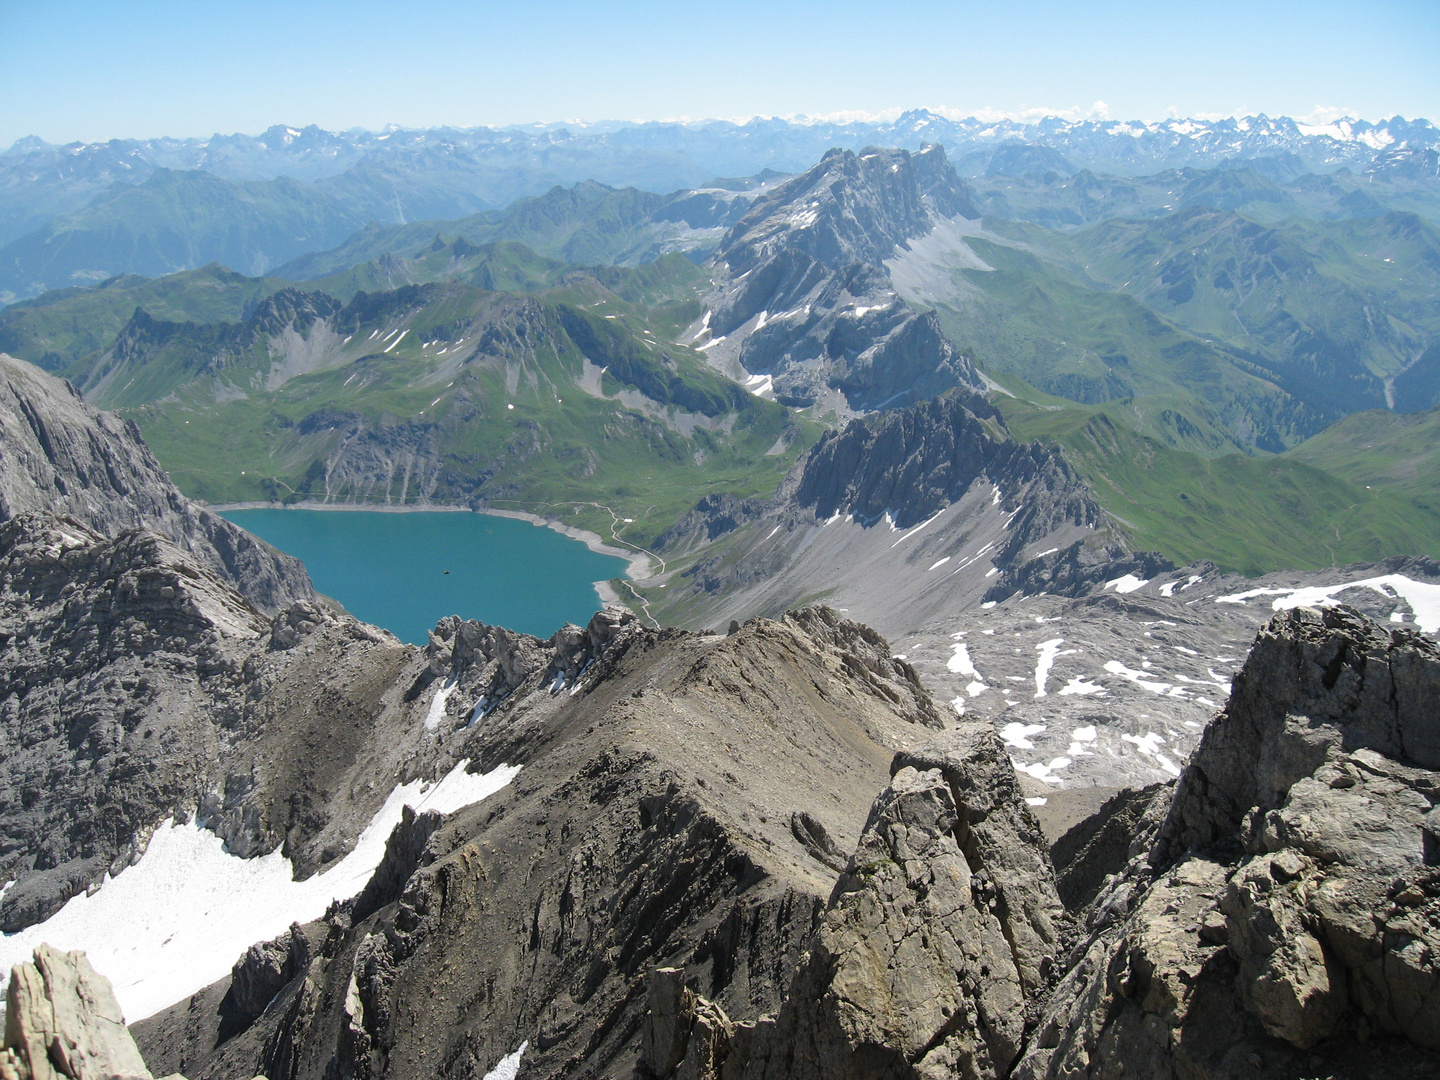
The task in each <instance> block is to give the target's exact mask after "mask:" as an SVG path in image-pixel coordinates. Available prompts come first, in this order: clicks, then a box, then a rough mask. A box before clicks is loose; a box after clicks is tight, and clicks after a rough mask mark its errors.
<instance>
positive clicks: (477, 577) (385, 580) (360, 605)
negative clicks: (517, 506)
mask: <svg viewBox="0 0 1440 1080" xmlns="http://www.w3.org/2000/svg"><path fill="white" fill-rule="evenodd" d="M224 516H225V517H227V518H229V519H230V520H231V521H233V522H234V523H235V524H236V525H239V526H240V527H241V528H245V529H249V530H250V531H251V532H252V533H254V534H255V535H256V536H258V537H260V538H261V539H262V540H264V541H266V542H267V543H269V544H272V545H273V546H275V547H277V548H279V549H280V550H281V551H284V552H286V553H288V554H290V555H294V556H295V557H296V558H297V559H299V560H300V561H301V562H303V563H304V564H305V568H306V569H307V570H309V571H310V580H311V581H313V582H314V583H315V588H317V589H319V590H320V591H321V592H322V593H324V594H325V595H327V596H333V597H334V598H335V599H336V600H339V601H340V603H342V604H344V605H345V607H346V609H347V610H348V611H349V612H350V613H351V614H352V615H354V616H355V617H356V618H358V619H363V620H365V621H366V622H368V623H374V624H375V625H376V626H383V627H384V628H385V629H386V630H389V631H390V632H391V633H392V634H394V635H395V636H396V637H398V638H399V639H400V640H401V641H408V642H411V643H413V644H416V645H423V644H425V642H426V641H427V640H428V639H427V634H428V633H429V631H430V630H432V629H434V626H435V624H436V623H437V622H439V621H440V620H441V619H442V618H444V617H445V616H446V615H459V616H461V617H462V618H466V619H479V620H480V621H481V622H486V623H490V624H492V625H496V626H505V627H508V628H510V629H511V630H520V631H523V632H524V633H527V634H534V635H535V636H536V637H541V638H548V637H549V636H550V635H551V634H553V633H554V632H555V631H556V630H558V629H559V628H560V627H561V626H563V625H564V624H565V623H567V622H573V623H579V624H580V625H581V626H584V625H585V623H586V622H587V621H588V620H589V618H590V616H591V615H593V614H594V613H595V611H596V609H597V608H599V606H600V598H599V596H598V595H597V594H596V592H595V586H594V582H596V581H604V580H608V579H610V578H617V577H623V576H625V571H626V569H627V567H628V565H629V564H628V563H627V562H626V561H625V560H624V559H620V558H616V557H615V556H613V555H600V554H598V553H596V552H594V551H591V550H590V549H589V548H588V547H586V546H585V545H584V544H583V543H581V542H580V541H579V540H572V539H571V538H570V537H568V536H565V535H563V534H561V533H558V532H556V531H555V530H554V529H547V528H544V527H543V526H539V525H532V524H530V522H528V521H520V520H517V519H515V518H503V517H493V516H491V515H489V514H472V513H457V512H444V511H440V512H426V511H416V512H414V513H402V514H390V513H384V512H378V511H367V510H268V509H267V510H227V511H226V512H225V515H224ZM447 571H448V572H447Z"/></svg>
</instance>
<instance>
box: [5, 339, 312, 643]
mask: <svg viewBox="0 0 1440 1080" xmlns="http://www.w3.org/2000/svg"><path fill="white" fill-rule="evenodd" d="M26 511H50V512H53V513H57V514H64V515H67V516H69V517H71V518H73V519H75V520H76V521H79V522H81V523H82V524H84V525H86V526H88V527H89V528H91V529H94V530H95V531H96V532H98V533H100V534H101V535H103V536H114V535H116V534H117V533H119V532H120V531H122V530H125V529H135V528H146V529H150V530H153V531H154V532H156V533H159V534H160V535H161V536H164V537H165V538H166V539H168V540H170V541H171V542H172V543H173V544H175V545H176V546H178V547H179V548H181V549H182V550H184V551H186V552H188V553H189V554H191V555H192V556H193V557H194V558H195V560H196V561H197V562H198V563H199V564H200V565H202V566H205V567H207V568H209V569H211V570H213V571H214V572H216V573H217V574H219V575H220V576H221V577H222V578H223V579H224V580H226V581H228V582H230V583H231V584H232V585H233V586H235V588H237V589H238V590H239V591H240V592H241V593H242V594H243V595H244V596H245V598H246V599H247V600H249V601H250V602H251V603H252V604H254V605H255V607H256V608H258V609H259V610H260V611H262V612H264V613H265V614H266V615H274V614H275V613H276V612H277V611H279V610H280V609H281V608H284V607H287V606H288V605H290V604H292V603H295V602H296V601H300V600H312V601H313V600H314V599H315V592H314V590H313V588H312V587H311V585H310V579H309V577H308V576H307V575H306V573H305V569H304V567H302V566H301V565H300V564H299V563H298V562H297V561H296V560H294V559H292V558H290V557H289V556H288V555H285V554H282V553H281V552H278V551H276V550H275V549H274V548H272V547H270V546H269V545H268V544H266V543H264V542H263V541H261V540H257V539H256V538H255V537H253V536H251V535H250V534H249V533H247V532H245V530H243V529H241V528H239V527H237V526H235V525H232V524H230V523H229V522H228V521H226V520H225V519H224V518H221V517H219V516H217V515H215V514H212V513H210V512H209V511H208V510H205V509H202V508H201V507H198V506H196V505H195V504H194V503H192V502H190V500H189V499H187V498H185V496H183V495H182V494H180V491H179V489H177V488H176V487H175V485H174V484H172V483H171V482H170V478H169V477H168V476H167V475H166V474H165V472H164V470H163V469H161V468H160V465H159V463H158V462H156V460H155V458H154V456H153V455H152V454H151V453H150V449H149V448H148V447H147V446H146V445H145V443H144V442H143V441H142V440H141V438H140V433H139V431H138V430H137V429H136V427H135V425H134V424H133V423H131V422H129V421H126V420H120V419H119V418H118V417H116V416H114V415H113V414H111V413H104V412H100V411H99V410H97V409H94V408H92V407H90V406H89V405H87V404H86V403H85V401H84V400H83V399H82V398H81V396H80V394H79V393H78V392H77V391H76V390H75V388H74V387H73V386H71V385H70V384H69V383H66V382H62V381H61V380H59V379H56V378H54V377H52V376H50V375H46V374H45V373H44V372H42V371H40V370H39V369H38V368H35V367H32V366H31V365H30V364H27V363H25V362H24V361H21V360H16V359H14V358H13V357H9V356H6V355H4V354H0V521H8V520H10V519H11V518H13V517H15V516H16V515H17V514H21V513H24V512H26Z"/></svg>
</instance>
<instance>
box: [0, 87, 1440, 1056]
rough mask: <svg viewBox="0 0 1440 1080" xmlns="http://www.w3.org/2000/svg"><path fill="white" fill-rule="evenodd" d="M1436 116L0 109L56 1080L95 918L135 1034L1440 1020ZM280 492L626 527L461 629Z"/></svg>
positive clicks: (518, 1043)
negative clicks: (67, 133)
mask: <svg viewBox="0 0 1440 1080" xmlns="http://www.w3.org/2000/svg"><path fill="white" fill-rule="evenodd" d="M1437 149H1440V136H1437V135H1436V133H1435V129H1434V128H1433V127H1432V126H1431V125H1430V124H1429V123H1428V122H1425V121H1414V122H1409V121H1404V120H1402V119H1400V118H1398V117H1397V118H1395V119H1394V120H1392V121H1386V122H1383V123H1380V124H1366V123H1361V122H1344V121H1342V122H1337V123H1335V124H1332V125H1327V126H1324V127H1323V128H1322V127H1319V126H1312V125H1301V124H1297V123H1296V122H1295V121H1292V120H1288V119H1285V118H1279V119H1275V120H1271V119H1268V118H1265V117H1250V118H1245V119H1243V120H1236V119H1232V120H1226V121H1206V122H1201V121H1165V122H1161V123H1156V124H1151V125H1129V124H1124V123H1120V122H1109V121H1107V122H1104V123H1100V122H1080V123H1075V122H1062V121H1059V120H1053V119H1052V120H1048V121H1043V122H1039V123H1035V124H1029V125H1024V124H1019V123H1012V122H1001V123H985V124H982V123H981V122H980V121H976V120H965V121H960V120H952V119H947V118H945V117H942V116H938V115H935V114H929V113H924V112H915V113H907V114H905V115H903V116H901V117H900V118H899V119H897V120H895V121H893V122H883V123H882V122H853V123H848V122H847V123H838V122H833V123H832V122H815V123H799V122H789V121H779V120H775V121H752V122H750V123H748V124H726V123H720V122H707V123H703V124H702V123H697V124H690V123H677V124H665V125H660V124H655V125H646V124H636V125H629V124H615V125H595V126H593V127H585V126H572V127H558V126H556V127H548V128H545V127H535V128H531V129H505V130H489V129H471V130H466V131H454V130H438V129H437V130H434V131H427V132H412V131H402V130H394V131H388V132H384V133H380V134H378V135H377V134H371V133H363V132H347V133H340V134H332V133H328V132H324V131H322V130H320V129H319V128H306V129H304V130H300V129H287V128H276V129H272V130H271V131H269V132H266V133H265V134H264V135H263V136H260V137H258V138H255V139H251V138H249V137H242V136H236V137H231V138H222V137H219V136H217V137H215V138H213V139H210V140H148V141H134V142H130V143H119V142H117V143H112V144H94V145H85V146H82V145H76V146H72V147H63V148H55V147H49V146H46V145H44V144H40V143H39V142H38V141H29V142H26V141H22V143H20V144H16V146H15V147H14V148H12V149H11V150H10V151H7V152H5V153H3V154H0V225H3V230H0V243H3V244H4V245H5V246H4V247H3V248H0V292H3V291H5V290H9V291H8V296H9V298H10V300H11V302H10V303H9V305H8V306H6V307H4V308H3V309H0V718H3V723H0V886H3V887H0V935H3V936H0V953H3V961H0V966H3V968H4V969H5V970H6V971H7V972H8V971H9V970H10V967H11V965H12V964H14V965H17V966H16V967H15V968H14V972H15V974H14V975H13V977H12V978H11V980H10V982H9V984H8V986H7V987H6V995H7V1009H8V1010H9V1013H8V1017H7V1026H6V1035H5V1046H4V1049H3V1050H0V1080H10V1077H11V1075H12V1074H13V1075H14V1076H15V1077H17V1078H21V1080H35V1078H39V1077H43V1076H50V1075H55V1076H61V1075H64V1076H69V1077H71V1080H80V1075H79V1074H78V1073H77V1072H76V1070H75V1069H74V1068H72V1067H71V1066H70V1065H68V1064H66V1063H65V1062H66V1061H69V1060H71V1058H73V1059H74V1060H80V1059H81V1058H82V1057H83V1056H84V1054H83V1053H82V1051H83V1048H84V1046H85V1045H86V1040H88V1039H91V1038H92V1037H96V1036H94V1033H93V1032H91V1031H89V1030H88V1029H84V1028H83V1026H82V1028H81V1029H79V1030H77V1031H75V1032H72V1033H71V1034H67V1035H64V1036H63V1038H62V1037H61V1036H59V1035H57V1034H56V1033H55V1032H54V1031H51V1030H50V1028H45V1031H47V1032H49V1034H46V1035H44V1036H43V1037H41V1036H39V1035H36V1036H34V1037H31V1036H28V1035H25V1034H24V1033H25V1032H26V1031H29V1030H30V1028H31V1027H33V1026H34V1025H36V1024H39V1025H40V1027H42V1028H44V1025H45V1024H50V1025H51V1026H52V1027H54V1026H55V1025H63V1024H64V1023H68V1022H69V1020H68V1019H67V1016H68V1015H69V1014H67V1012H66V1008H67V1006H66V1005H65V1000H64V995H65V994H66V993H68V992H69V991H68V990H67V989H66V987H67V986H68V985H70V984H75V985H89V983H88V980H90V979H91V978H92V977H94V978H95V979H99V981H100V982H104V981H105V980H106V979H108V980H109V982H110V984H111V985H113V998H114V1007H113V1012H114V1014H115V1015H114V1017H113V1018H112V1019H111V1020H110V1021H109V1023H110V1025H111V1026H112V1027H114V1028H117V1029H119V1030H120V1031H123V1021H121V1020H120V1013H121V1011H122V1010H123V1013H124V1019H126V1020H128V1021H129V1022H130V1025H129V1030H130V1032H131V1034H132V1035H133V1045H132V1044H130V1043H128V1042H126V1041H125V1040H120V1045H121V1049H120V1050H119V1051H116V1053H118V1054H120V1055H121V1058H123V1059H124V1060H125V1061H126V1062H129V1064H127V1065H125V1069H128V1070H130V1071H129V1072H126V1071H124V1070H120V1073H119V1074H121V1075H125V1076H129V1075H131V1073H132V1072H133V1073H134V1075H136V1076H139V1075H140V1074H141V1073H143V1074H144V1075H145V1076H146V1077H150V1076H152V1075H153V1076H161V1075H165V1074H177V1075H178V1074H179V1073H182V1072H183V1073H184V1074H185V1076H188V1077H190V1078H191V1080H200V1078H210V1080H236V1078H239V1080H245V1078H248V1077H256V1076H263V1077H266V1078H268V1080H301V1078H309V1080H321V1078H324V1080H343V1078H373V1080H380V1078H386V1077H393V1078H409V1077H417V1078H418V1077H430V1076H445V1077H456V1078H460V1077H466V1078H476V1080H480V1078H484V1080H516V1078H517V1076H518V1077H524V1078H527V1080H528V1078H531V1077H556V1078H558V1077H596V1078H599V1077H614V1078H617V1080H618V1078H638V1080H669V1078H671V1077H674V1078H677V1080H679V1078H684V1080H819V1078H821V1077H826V1078H839V1080H861V1078H868V1080H877V1078H884V1080H913V1078H917V1077H952V1076H962V1077H969V1078H974V1080H990V1078H995V1080H1002V1078H1016V1080H1022V1078H1027V1080H1028V1078H1037V1080H1038V1078H1041V1077H1045V1078H1056V1080H1058V1078H1060V1077H1086V1078H1094V1080H1101V1078H1104V1080H1118V1078H1120V1077H1122V1076H1125V1077H1128V1076H1147V1077H1148V1076H1154V1077H1180V1076H1184V1077H1191V1078H1196V1080H1222V1078H1225V1080H1230V1078H1233V1077H1237V1076H1241V1075H1244V1076H1253V1077H1260V1078H1264V1080H1272V1078H1273V1080H1301V1078H1306V1080H1314V1078H1318V1077H1322V1076H1324V1077H1332V1078H1335V1080H1352V1078H1353V1080H1358V1078H1360V1077H1364V1076H1369V1075H1376V1074H1377V1072H1376V1070H1380V1071H1381V1072H1383V1073H1384V1074H1385V1075H1395V1076H1407V1075H1414V1076H1417V1077H1418V1076H1426V1075H1431V1074H1433V1073H1435V1072H1436V1070H1440V1056H1437V1055H1440V1040H1437V1037H1436V1032H1437V1031H1440V981H1437V973H1436V959H1435V958H1436V957H1437V956H1440V874H1437V871H1436V866H1437V864H1440V727H1437V723H1440V719H1437V714H1436V709H1435V702H1436V701H1437V700H1440V645H1437V635H1440V561H1437V560H1440V488H1437V481H1436V479H1435V477H1436V475H1437V472H1436V469H1435V467H1434V466H1435V457H1436V454H1437V450H1436V446H1437V443H1436V436H1437V434H1440V432H1437V423H1440V421H1437V416H1440V396H1437V395H1440V232H1437V229H1440V225H1437V224H1436V221H1437V208H1440V198H1437V193H1440V172H1437V171H1436V167H1435V155H1436V152H1437ZM727 177H734V178H735V179H726V178H727ZM652 188H654V189H661V188H663V189H664V190H663V191H660V190H652ZM387 203H388V204H393V206H389V205H387ZM392 210H393V212H392ZM177 215H179V217H187V219H188V220H189V222H190V224H189V225H187V226H186V228H185V229H179V230H177V229H176V228H174V227H173V224H174V221H175V220H177ZM37 230H38V231H37ZM187 230H188V231H187ZM161 236H164V237H167V238H168V239H167V240H166V243H164V244H161V243H159V242H158V241H157V239H156V238H157V237H161ZM127 245H128V246H127ZM112 271H113V272H112ZM105 410H109V411H105ZM235 505H250V506H274V507H325V508H334V509H343V508H346V507H352V508H354V507H364V508H374V509H395V510H404V509H416V508H452V509H465V510H471V511H478V512H481V513H495V512H501V513H509V514H514V515H520V516H529V517H530V519H531V520H534V521H537V522H538V521H546V522H550V523H552V524H555V525H558V526H563V527H564V528H566V529H568V530H570V531H572V534H574V533H575V531H577V530H578V531H579V532H580V534H581V535H584V534H587V533H588V534H589V535H591V536H592V537H593V538H594V539H595V541H596V542H600V541H603V542H604V543H605V544H607V545H610V546H611V547H613V548H623V549H625V550H627V551H629V552H630V553H631V554H632V555H633V560H632V562H631V571H630V572H631V576H630V577H629V578H623V579H616V580H614V581H612V582H610V583H609V588H610V589H611V590H612V591H610V592H607V593H605V594H604V595H607V596H611V597H613V596H616V595H618V596H621V597H622V598H623V600H624V603H623V604H622V603H618V602H607V603H605V604H604V606H602V608H601V610H599V611H598V612H596V613H595V615H594V617H593V618H590V619H589V620H588V622H586V623H585V625H575V624H570V625H565V626H562V627H557V628H555V630H554V633H553V634H552V636H550V637H549V638H540V637H535V636H531V635H528V634H524V633H519V632H517V631H515V630H514V629H510V628H505V627H499V626H490V625H486V624H485V623H482V622H478V621H476V620H474V619H473V618H467V617H465V613H463V612H457V613H454V614H451V615H447V616H446V617H445V618H443V619H441V620H440V621H439V622H438V623H437V624H436V625H434V628H433V630H431V631H430V633H429V635H428V642H427V643H426V644H423V645H411V644H406V643H404V642H402V641H400V640H398V639H397V638H396V637H395V636H394V635H393V634H391V633H390V632H388V631H387V630H385V629H381V628H379V627H376V626H370V625H367V624H366V623H364V622H362V621H360V620H359V619H357V618H355V617H354V616H353V615H352V614H350V613H349V612H347V611H346V610H345V609H344V607H342V606H341V604H340V603H339V602H338V601H336V600H335V599H332V598H330V597H326V596H323V595H321V594H319V593H317V592H316V590H315V587H314V586H313V585H312V583H311V581H310V579H309V577H308V576H307V574H306V572H305V570H304V568H303V567H302V566H301V565H300V563H299V562H297V561H296V560H294V559H292V558H290V557H289V556H288V555H285V554H283V553H281V552H279V551H276V550H275V549H273V548H271V547H269V546H268V545H267V544H265V543H263V542H262V541H260V540H258V539H256V538H255V537H252V536H251V535H250V534H248V533H246V532H245V531H244V530H242V529H240V528H238V527H237V526H235V525H234V524H232V523H230V522H229V521H227V520H226V519H225V518H222V517H220V516H219V515H218V514H217V513H216V512H215V508H216V507H225V506H235ZM437 546H439V545H437ZM434 557H435V560H436V561H435V563H434V565H435V567H436V569H435V570H434V571H433V573H434V574H435V575H436V577H437V579H438V577H439V574H440V572H441V571H440V569H439V567H440V566H442V565H443V564H444V561H445V560H448V559H452V558H465V557H466V553H465V552H463V551H436V552H434ZM607 572H608V571H607ZM445 573H446V574H448V573H449V571H448V570H446V571H445ZM446 580H449V579H446ZM603 584H604V583H597V585H603ZM427 625H428V623H427ZM117 928H122V929H121V930H120V931H117ZM41 943H48V944H49V945H51V946H54V947H55V948H54V950H51V951H49V952H47V951H45V950H44V949H41V948H39V947H40V946H41ZM37 949H38V950H39V951H36V950H37ZM74 949H84V950H85V952H86V954H87V955H88V957H89V963H90V964H93V970H90V969H89V968H87V967H84V966H82V961H81V960H76V959H74V954H73V953H72V954H68V956H69V958H68V959H67V958H66V957H67V954H66V953H65V950H74ZM32 952H34V955H35V966H34V967H27V966H25V964H24V963H23V962H24V961H26V960H27V959H28V958H29V957H30V956H31V954H32ZM82 960H83V958H82ZM67 965H68V966H67ZM65 972H69V974H64V973H65ZM97 972H98V975H97V974H96V973H97ZM57 973H59V974H57ZM101 977H103V978H101ZM67 980H68V982H67ZM37 987H39V988H40V989H36V988H37ZM108 993H110V990H109V989H108V988H107V989H105V990H104V992H103V993H101V992H100V991H98V990H93V989H92V990H85V991H83V994H82V996H84V995H89V997H86V998H85V1000H87V1001H91V1002H92V1003H93V1002H99V1004H98V1005H94V1009H98V1010H99V1011H101V1012H104V1010H105V1009H106V1008H109V1006H106V1005H105V1000H104V994H108ZM37 995H38V997H37ZM37 1002H39V1004H37ZM47 1002H48V1004H47ZM90 1007H91V1006H86V1007H85V1008H82V1009H80V1010H79V1012H78V1013H77V1014H76V1015H82V1014H85V1012H86V1009H87V1008H90ZM37 1009H38V1012H37V1011H36V1010H37ZM47 1010H48V1011H47ZM72 1011H73V1010H72ZM37 1016H40V1017H41V1019H40V1020H37V1019H36V1017H37ZM47 1017H48V1019H47ZM42 1021H43V1022H42ZM96 1038H98V1037H96ZM107 1038H108V1036H107ZM67 1039H68V1040H69V1042H66V1041H65V1040H67ZM27 1040H28V1041H27ZM47 1040H49V1041H47ZM104 1041H105V1040H103V1039H102V1040H100V1041H99V1042H97V1044H96V1045H97V1046H98V1045H99V1044H100V1042H104ZM67 1046H68V1047H69V1048H70V1049H69V1050H66V1049H64V1048H65V1047H67ZM127 1046H128V1049H126V1047H127ZM55 1047H60V1048H61V1049H58V1050H57V1049H54V1048H55ZM106 1052H108V1051H106ZM95 1053H96V1054H100V1053H101V1051H100V1050H96V1051H95ZM65 1054H70V1055H71V1057H70V1058H65ZM127 1054H133V1061H132V1060H131V1059H130V1058H129V1057H126V1056H125V1055H127ZM57 1055H58V1056H57ZM142 1055H143V1064H142V1065H135V1064H134V1062H138V1061H139V1060H140V1058H141V1056H142ZM102 1056H103V1055H102ZM61 1058H64V1060H63V1061H62V1060H60V1059H61ZM117 1060H120V1059H117ZM47 1062H48V1064H47ZM116 1068H117V1069H118V1066H117V1067H116ZM45 1069H50V1070H51V1072H49V1073H46V1072H45V1071H44V1070H45ZM66 1069H71V1071H69V1072H67V1071H65V1070H66ZM7 1070H8V1071H7ZM115 1071H116V1069H112V1070H111V1072H112V1073H113V1072H115ZM101 1074H105V1073H104V1070H103V1069H102V1070H101ZM86 1075H89V1074H86ZM180 1080H183V1078H180Z"/></svg>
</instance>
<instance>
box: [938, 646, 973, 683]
mask: <svg viewBox="0 0 1440 1080" xmlns="http://www.w3.org/2000/svg"><path fill="white" fill-rule="evenodd" d="M950 647H951V649H953V650H954V654H953V655H952V656H951V657H950V659H949V660H946V661H945V666H946V667H947V668H949V669H950V670H951V671H953V672H954V673H955V674H956V675H974V676H976V677H977V678H978V677H979V675H980V673H979V672H978V671H976V670H975V665H974V663H973V662H972V661H971V660H970V650H969V649H967V648H966V647H965V643H964V642H963V641H962V642H960V643H958V644H956V645H952V646H950Z"/></svg>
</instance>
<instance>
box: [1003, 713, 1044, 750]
mask: <svg viewBox="0 0 1440 1080" xmlns="http://www.w3.org/2000/svg"><path fill="white" fill-rule="evenodd" d="M1044 730H1045V725H1044V724H1022V723H1020V722H1018V721H1014V720H1012V721H1011V722H1010V723H1008V724H1006V725H1005V726H1004V727H1003V728H1001V729H1000V739H1001V741H1002V742H1004V743H1005V745H1006V746H1012V747H1014V748H1015V749H1016V750H1034V749H1035V744H1034V743H1032V742H1031V741H1030V736H1032V735H1039V734H1040V733H1041V732H1042V731H1044Z"/></svg>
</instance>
